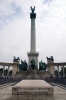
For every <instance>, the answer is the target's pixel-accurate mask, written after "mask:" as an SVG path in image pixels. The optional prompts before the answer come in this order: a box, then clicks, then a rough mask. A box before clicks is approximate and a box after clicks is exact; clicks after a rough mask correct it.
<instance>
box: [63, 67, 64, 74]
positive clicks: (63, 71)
mask: <svg viewBox="0 0 66 100" xmlns="http://www.w3.org/2000/svg"><path fill="white" fill-rule="evenodd" d="M63 75H64V66H63Z"/></svg>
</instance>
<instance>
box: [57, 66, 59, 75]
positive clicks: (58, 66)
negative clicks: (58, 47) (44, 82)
mask: <svg viewBox="0 0 66 100" xmlns="http://www.w3.org/2000/svg"><path fill="white" fill-rule="evenodd" d="M57 68H58V75H59V66H57Z"/></svg>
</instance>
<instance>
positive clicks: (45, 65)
mask: <svg viewBox="0 0 66 100" xmlns="http://www.w3.org/2000/svg"><path fill="white" fill-rule="evenodd" d="M46 68H47V64H46V63H44V62H42V60H41V61H40V62H39V70H40V71H41V70H46Z"/></svg>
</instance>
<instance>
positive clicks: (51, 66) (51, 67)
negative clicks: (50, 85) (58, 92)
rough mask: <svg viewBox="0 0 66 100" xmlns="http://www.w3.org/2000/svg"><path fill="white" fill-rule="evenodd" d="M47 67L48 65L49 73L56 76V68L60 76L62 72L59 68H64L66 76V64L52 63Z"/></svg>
mask: <svg viewBox="0 0 66 100" xmlns="http://www.w3.org/2000/svg"><path fill="white" fill-rule="evenodd" d="M47 65H48V69H47V71H49V72H50V74H55V73H54V71H55V69H54V66H57V69H58V75H59V72H60V70H59V67H60V66H62V69H63V75H64V66H66V63H54V62H52V63H47Z"/></svg>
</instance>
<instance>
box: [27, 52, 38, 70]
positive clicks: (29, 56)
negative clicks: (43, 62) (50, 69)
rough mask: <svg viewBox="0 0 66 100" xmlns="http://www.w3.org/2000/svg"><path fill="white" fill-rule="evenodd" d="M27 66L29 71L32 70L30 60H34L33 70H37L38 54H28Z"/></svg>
mask: <svg viewBox="0 0 66 100" xmlns="http://www.w3.org/2000/svg"><path fill="white" fill-rule="evenodd" d="M27 55H28V66H29V70H32V68H31V60H32V59H34V60H35V66H36V67H35V69H36V70H38V56H39V52H28V53H27Z"/></svg>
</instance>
